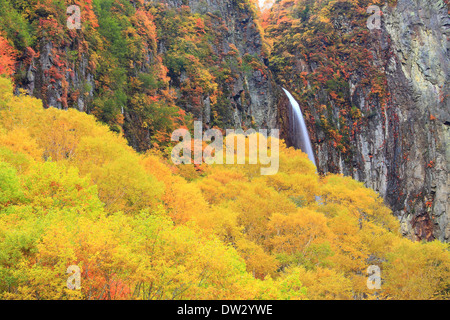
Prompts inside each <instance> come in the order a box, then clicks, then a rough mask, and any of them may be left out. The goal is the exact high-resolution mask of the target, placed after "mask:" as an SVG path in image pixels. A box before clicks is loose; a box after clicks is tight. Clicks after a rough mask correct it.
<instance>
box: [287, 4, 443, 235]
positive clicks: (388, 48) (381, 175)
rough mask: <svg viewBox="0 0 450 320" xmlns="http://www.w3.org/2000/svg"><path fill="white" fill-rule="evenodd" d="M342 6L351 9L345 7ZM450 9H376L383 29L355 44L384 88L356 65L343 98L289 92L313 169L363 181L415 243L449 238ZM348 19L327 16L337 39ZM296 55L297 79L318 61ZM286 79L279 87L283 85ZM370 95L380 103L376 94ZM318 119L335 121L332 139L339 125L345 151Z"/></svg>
mask: <svg viewBox="0 0 450 320" xmlns="http://www.w3.org/2000/svg"><path fill="white" fill-rule="evenodd" d="M342 5H345V4H342ZM344 9H345V10H346V12H349V10H351V6H348V8H344ZM448 9H449V8H448V7H447V5H446V4H445V3H444V2H443V1H442V0H438V1H436V0H398V1H397V3H396V4H395V5H388V4H386V5H384V6H383V7H381V11H382V13H383V14H382V19H381V22H382V23H381V30H377V29H374V30H371V31H370V35H369V39H370V40H369V41H367V42H366V43H365V44H364V45H362V46H361V47H360V48H361V50H362V49H367V50H368V52H370V55H371V57H370V59H369V61H370V64H371V65H372V66H373V67H374V68H375V69H374V70H376V72H378V75H377V76H376V77H374V78H378V79H382V80H383V81H382V82H383V86H378V87H377V86H376V83H375V81H373V80H370V79H368V78H367V74H365V72H364V70H363V69H362V68H359V69H356V70H354V71H352V72H351V74H349V76H348V85H347V84H346V85H345V88H344V89H342V86H341V88H340V89H339V90H341V91H340V92H339V93H342V95H341V96H340V97H336V96H335V97H334V98H333V97H330V95H329V93H330V91H332V90H330V87H331V85H330V84H329V83H328V82H327V84H324V85H322V87H321V88H319V89H318V90H317V91H316V94H315V95H314V96H310V97H304V96H302V94H304V93H303V92H302V91H301V90H299V89H296V88H295V86H291V88H290V90H292V91H297V96H298V97H299V98H300V97H301V99H302V102H303V107H304V108H305V109H306V110H307V120H308V124H309V129H310V133H311V136H312V140H313V141H312V142H313V145H314V146H315V152H316V156H317V163H318V167H319V171H320V172H321V173H323V174H326V173H327V172H335V173H336V172H340V173H343V174H345V175H349V176H352V177H353V178H355V179H357V180H359V181H363V182H365V184H366V186H368V187H370V188H373V189H374V190H376V191H377V192H379V193H380V195H381V196H382V197H383V198H384V199H385V201H386V203H387V204H388V205H389V206H390V207H391V208H392V210H393V212H394V214H395V215H396V216H398V218H399V219H400V221H401V226H402V231H403V233H404V235H405V236H409V237H410V238H413V239H416V240H427V241H430V240H433V239H439V240H441V241H446V242H448V241H449V239H450V224H449V221H448V219H449V218H448V213H449V209H450V208H449V203H450V198H449V197H450V186H449V182H450V181H449V170H450V162H449V159H450V145H449V143H450V140H449V137H450V132H449V125H450V86H449V82H450V42H449V39H450V38H449V37H450V17H449V14H448ZM368 16H369V15H367V17H368ZM353 19H356V18H354V17H353ZM353 22H354V21H351V20H349V19H348V18H347V17H346V16H343V15H339V16H332V17H331V18H330V23H331V24H332V25H333V28H334V29H335V30H336V32H337V34H339V35H340V36H341V37H346V36H347V35H348V34H350V32H351V30H352V28H354V25H355V24H354V23H353ZM352 25H353V27H352ZM360 34H361V33H360ZM341 50H343V49H341ZM291 54H294V55H295V53H293V52H291ZM338 54H342V55H345V54H344V53H343V52H338ZM296 57H297V58H296V61H297V62H296V65H295V70H296V72H297V73H298V74H300V73H302V72H304V73H305V74H311V73H314V71H316V70H317V68H318V66H319V65H318V64H317V63H315V62H311V61H308V60H306V59H304V57H303V55H302V53H301V52H300V53H299V54H297V55H296ZM332 58H333V57H332ZM305 60H306V61H305ZM286 78H287V77H286V76H283V77H282V81H285V82H286V83H287V85H288V87H289V79H286ZM291 82H292V81H291ZM308 86H311V82H309V81H308V84H307V87H308ZM333 90H334V89H333ZM375 90H377V91H379V92H383V96H384V98H383V99H382V98H376V97H374V95H373V92H374V91H375ZM333 94H335V92H333ZM339 98H342V99H341V101H344V100H345V103H346V104H347V105H349V106H351V110H350V111H349V112H347V113H353V112H354V113H355V114H357V116H355V117H350V116H348V115H347V116H342V112H341V110H342V109H341V108H340V107H339V103H338V102H337V101H339ZM317 101H319V103H317ZM320 103H322V104H323V105H324V107H323V109H321V108H319V107H318V104H320ZM341 105H344V103H342V104H341ZM325 106H326V108H325ZM303 107H302V108H303ZM355 119H357V120H355ZM285 122H286V121H285ZM324 123H325V124H326V125H329V124H330V123H332V124H334V125H335V132H337V133H338V137H339V138H342V135H346V133H344V129H343V128H344V127H345V130H346V131H348V132H349V133H348V134H347V136H346V137H347V139H348V142H347V145H344V147H343V148H339V145H338V147H336V143H335V142H333V139H335V136H333V137H330V134H329V131H327V130H326V129H327V128H324V127H325V125H324ZM339 134H340V135H339ZM337 140H339V139H337ZM344 140H345V139H341V140H339V141H344ZM339 141H338V142H339ZM345 149H347V150H345ZM343 150H345V151H343Z"/></svg>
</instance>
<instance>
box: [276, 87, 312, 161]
mask: <svg viewBox="0 0 450 320" xmlns="http://www.w3.org/2000/svg"><path fill="white" fill-rule="evenodd" d="M283 90H284V92H285V93H286V95H287V97H288V98H289V102H290V103H291V112H290V114H291V119H292V120H293V121H290V123H291V130H292V142H293V144H294V147H296V148H300V149H301V150H302V151H303V152H304V153H306V154H307V155H308V158H309V160H311V161H312V163H314V165H315V166H316V168H317V165H316V160H315V158H314V152H313V148H312V145H311V140H310V139H309V133H308V129H307V127H306V124H305V119H304V118H303V114H302V110H301V109H300V105H299V104H298V102H297V101H296V100H295V99H294V97H293V96H292V95H291V94H290V92H289V91H287V90H286V89H285V88H283Z"/></svg>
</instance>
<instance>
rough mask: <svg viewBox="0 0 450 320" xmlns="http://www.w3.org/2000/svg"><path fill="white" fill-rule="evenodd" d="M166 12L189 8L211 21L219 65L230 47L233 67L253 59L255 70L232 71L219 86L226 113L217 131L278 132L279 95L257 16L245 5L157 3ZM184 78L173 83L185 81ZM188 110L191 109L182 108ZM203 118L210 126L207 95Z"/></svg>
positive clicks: (194, 0)
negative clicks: (222, 94)
mask: <svg viewBox="0 0 450 320" xmlns="http://www.w3.org/2000/svg"><path fill="white" fill-rule="evenodd" d="M156 2H158V3H162V4H165V5H167V6H168V7H169V8H181V7H183V6H188V7H189V8H190V12H191V13H192V14H200V15H204V16H206V17H207V18H208V19H207V20H209V21H211V24H210V25H209V26H208V27H209V28H210V31H209V32H210V33H211V34H214V37H215V38H216V39H219V41H218V42H215V43H211V46H212V48H213V52H214V55H216V56H217V57H218V58H219V60H220V61H222V62H223V61H225V60H226V59H233V58H230V53H231V50H233V49H232V48H235V50H236V51H237V52H236V54H235V56H234V59H235V61H233V62H232V63H234V64H240V63H241V61H242V60H243V59H244V60H245V57H251V58H252V59H254V61H252V63H253V66H252V67H251V68H250V69H247V70H242V68H236V67H233V66H231V67H230V69H231V72H232V73H234V76H233V79H232V80H227V81H225V83H223V82H222V83H220V82H219V83H218V85H219V86H220V87H221V91H222V92H223V93H224V95H225V96H224V98H225V101H226V102H225V104H226V105H227V106H226V108H227V109H228V110H227V113H226V114H224V116H222V119H220V122H221V127H223V129H225V128H226V127H232V128H250V127H253V128H268V129H273V128H276V127H278V109H279V107H280V102H279V99H278V98H279V97H281V96H283V94H282V91H281V89H280V88H279V87H278V86H277V85H276V84H275V82H274V79H273V76H272V73H271V71H270V70H269V68H268V66H267V64H268V56H267V52H265V51H264V44H263V41H264V40H263V35H262V33H261V29H260V27H259V26H258V23H257V21H256V20H255V18H256V11H255V9H254V8H252V7H251V5H250V3H249V2H248V1H245V0H207V1H198V0H188V1H182V0H159V1H156ZM159 47H160V48H162V50H163V51H164V49H165V47H166V45H165V43H164V40H163V39H162V40H161V39H160V44H159ZM183 77H184V74H182V75H181V77H179V79H172V81H173V82H175V87H176V86H177V83H181V82H183V81H185V80H186V78H185V77H184V78H183ZM182 107H184V108H185V109H187V110H188V111H192V107H191V106H182ZM202 110H203V112H202V113H201V114H199V116H198V118H201V119H202V120H203V122H204V124H206V125H207V126H208V125H210V124H211V122H212V121H211V114H212V112H211V100H210V97H209V96H208V95H205V96H203V97H202Z"/></svg>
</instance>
